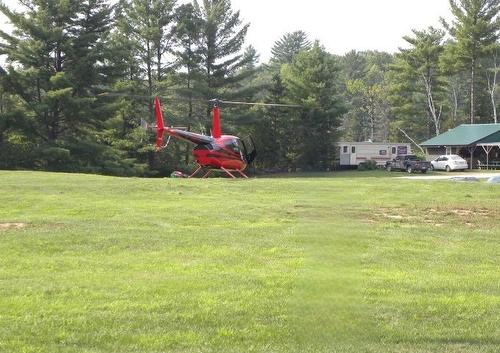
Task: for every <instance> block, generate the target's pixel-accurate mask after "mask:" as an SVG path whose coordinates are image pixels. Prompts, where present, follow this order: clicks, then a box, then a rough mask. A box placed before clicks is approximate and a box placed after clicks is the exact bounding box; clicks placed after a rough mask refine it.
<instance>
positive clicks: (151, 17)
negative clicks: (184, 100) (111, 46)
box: [120, 0, 176, 116]
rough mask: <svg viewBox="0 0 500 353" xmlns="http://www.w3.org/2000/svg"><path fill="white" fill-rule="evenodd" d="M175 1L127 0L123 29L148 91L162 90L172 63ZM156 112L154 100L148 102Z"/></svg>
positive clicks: (149, 93)
mask: <svg viewBox="0 0 500 353" xmlns="http://www.w3.org/2000/svg"><path fill="white" fill-rule="evenodd" d="M175 4H176V1H175V0H129V1H126V0H124V1H123V3H122V6H121V8H122V9H123V21H122V22H121V28H120V29H121V31H122V32H123V34H124V35H125V36H127V37H129V38H130V39H131V40H132V43H133V45H134V48H135V53H136V54H137V61H138V63H139V65H140V69H141V71H142V73H143V75H144V82H145V88H146V93H147V95H148V96H149V97H152V96H153V95H154V94H155V93H158V91H159V85H160V84H161V82H162V80H164V78H165V73H166V71H167V69H169V68H170V66H171V63H168V62H167V59H166V56H167V54H169V53H170V52H171V50H172V46H173V38H174V37H173V28H174V10H175ZM148 108H149V113H150V115H151V116H152V115H153V100H152V98H151V99H149V101H148Z"/></svg>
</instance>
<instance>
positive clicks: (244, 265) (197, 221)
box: [0, 172, 500, 353]
mask: <svg viewBox="0 0 500 353" xmlns="http://www.w3.org/2000/svg"><path fill="white" fill-rule="evenodd" d="M499 206H500V186H498V185H490V184H486V183H485V182H481V183H456V182H449V181H411V180H401V179H395V178H394V174H393V175H390V176H389V175H388V174H386V173H384V172H380V173H358V172H353V173H338V174H332V175H327V177H325V175H321V176H320V175H316V176H311V177H303V178H272V179H252V180H248V181H229V180H221V179H212V180H208V181H202V180H179V179H157V180H152V179H121V178H111V177H102V176H92V175H70V174H51V173H34V172H0V352H102V353H104V352H106V353H109V352H116V353H118V352H120V353H127V352H186V353H187V352H189V353H196V352H297V353H298V352H325V353H326V352H352V353H361V352H373V353H391V352H394V353H396V352H403V353H417V352H418V353H423V352H426V353H427V352H428V353H441V352H457V353H458V352H492V353H493V352H499V351H500V207H499Z"/></svg>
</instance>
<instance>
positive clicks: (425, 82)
mask: <svg viewBox="0 0 500 353" xmlns="http://www.w3.org/2000/svg"><path fill="white" fill-rule="evenodd" d="M403 39H404V40H405V41H406V42H407V43H408V44H409V45H410V47H409V48H408V49H401V50H400V53H398V54H397V55H396V60H395V63H394V65H393V66H392V71H393V81H394V82H397V84H395V85H394V86H393V87H395V88H397V87H399V88H402V89H404V90H406V93H410V97H411V98H410V102H408V103H410V104H414V105H415V106H419V104H420V103H421V106H422V108H423V111H424V112H425V115H427V117H428V121H429V122H430V123H431V124H432V127H433V128H432V130H433V131H432V132H433V134H434V135H435V136H437V135H439V134H440V132H441V123H442V117H443V108H444V105H445V101H446V99H445V81H444V77H443V76H444V75H443V73H442V72H441V68H440V61H441V56H442V53H443V51H444V46H443V39H444V32H443V31H441V30H439V29H435V28H433V27H429V28H428V29H427V30H423V31H418V30H413V36H405V37H403ZM403 82H404V83H405V84H404V86H403V85H402V84H401V83H403ZM393 93H394V94H396V95H399V96H401V95H400V93H402V92H401V90H400V89H399V90H398V89H395V90H393ZM426 125H427V124H426Z"/></svg>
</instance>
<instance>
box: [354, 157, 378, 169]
mask: <svg viewBox="0 0 500 353" xmlns="http://www.w3.org/2000/svg"><path fill="white" fill-rule="evenodd" d="M375 169H377V162H375V161H374V160H371V159H369V160H367V161H366V162H363V163H360V164H359V166H358V170H360V171H366V170H375Z"/></svg>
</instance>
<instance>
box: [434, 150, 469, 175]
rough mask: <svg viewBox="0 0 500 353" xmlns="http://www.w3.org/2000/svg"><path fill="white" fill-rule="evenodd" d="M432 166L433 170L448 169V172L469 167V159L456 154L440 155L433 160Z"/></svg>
mask: <svg viewBox="0 0 500 353" xmlns="http://www.w3.org/2000/svg"><path fill="white" fill-rule="evenodd" d="M431 166H432V169H433V170H446V171H447V172H451V171H452V170H465V169H468V168H469V165H468V164H467V161H466V160H465V159H463V158H462V157H460V156H458V155H456V154H449V155H445V156H439V157H438V158H437V159H435V160H433V161H432V162H431Z"/></svg>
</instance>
